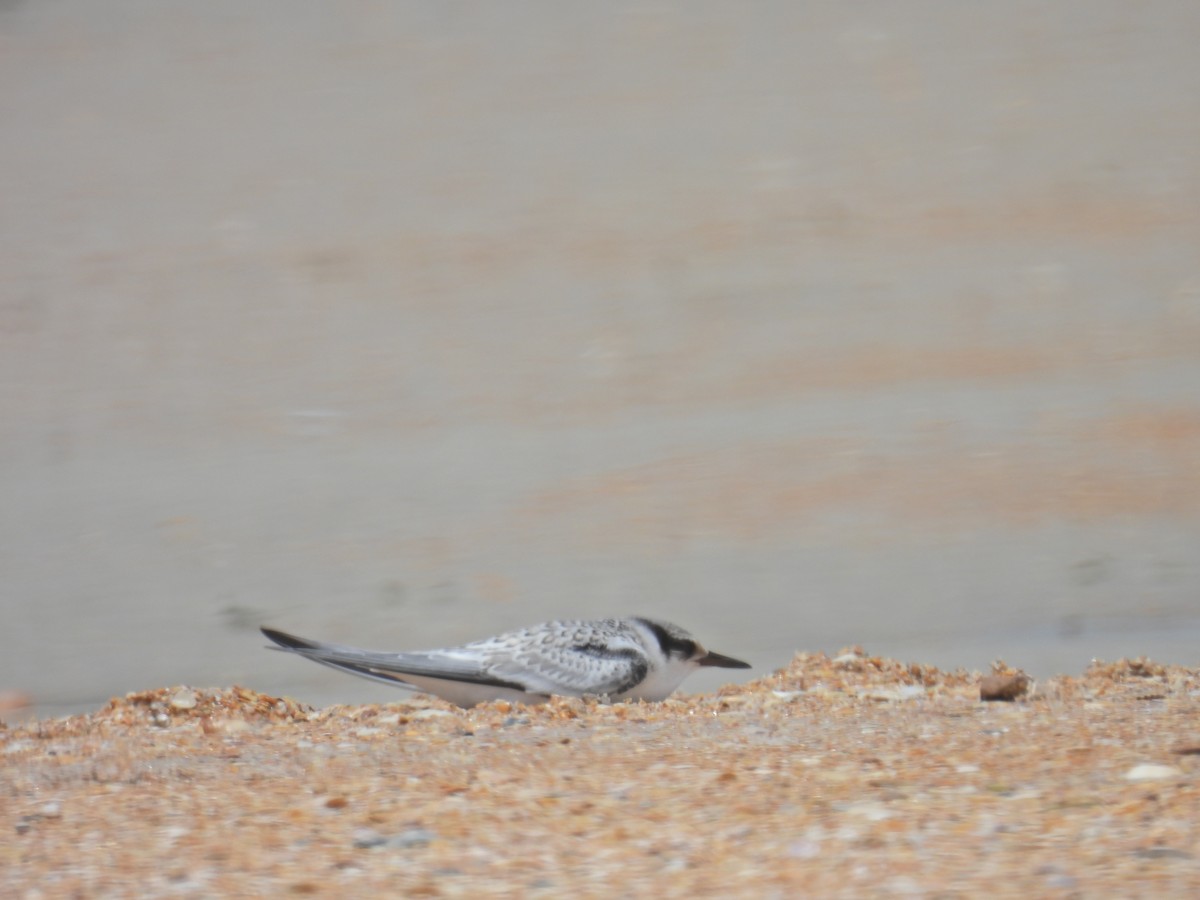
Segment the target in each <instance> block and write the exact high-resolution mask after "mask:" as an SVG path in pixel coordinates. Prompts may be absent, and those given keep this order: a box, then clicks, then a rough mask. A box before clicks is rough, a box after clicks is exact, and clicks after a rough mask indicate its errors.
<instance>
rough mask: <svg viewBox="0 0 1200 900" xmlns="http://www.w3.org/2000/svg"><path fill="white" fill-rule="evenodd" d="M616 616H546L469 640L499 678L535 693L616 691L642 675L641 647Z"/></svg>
mask: <svg viewBox="0 0 1200 900" xmlns="http://www.w3.org/2000/svg"><path fill="white" fill-rule="evenodd" d="M617 626H618V623H617V622H615V621H611V620H609V621H603V622H598V623H592V622H551V623H547V624H546V625H544V626H536V627H534V628H528V629H523V630H521V631H516V632H510V633H508V634H504V635H500V636H499V637H497V638H492V639H490V640H486V641H479V642H477V643H474V644H470V645H468V648H464V649H470V650H472V651H482V652H483V655H484V656H485V657H486V658H487V662H486V663H485V664H484V668H485V670H486V671H487V673H488V674H489V675H491V676H492V677H494V678H496V679H499V680H502V681H512V682H517V683H520V684H521V685H522V686H523V687H524V689H525V690H527V691H529V692H531V693H539V694H562V695H567V696H582V695H584V694H594V695H598V696H599V695H607V696H610V697H616V696H618V695H620V694H623V693H625V692H626V691H628V690H631V689H632V688H633V687H635V686H636V685H638V684H639V683H641V681H642V680H643V679H644V678H645V677H646V672H647V664H646V654H645V651H644V650H643V649H642V648H641V647H640V645H638V644H637V643H636V642H635V641H634V640H633V639H632V638H631V637H629V635H628V634H627V633H625V632H623V631H622V630H620V629H619V628H618V627H617Z"/></svg>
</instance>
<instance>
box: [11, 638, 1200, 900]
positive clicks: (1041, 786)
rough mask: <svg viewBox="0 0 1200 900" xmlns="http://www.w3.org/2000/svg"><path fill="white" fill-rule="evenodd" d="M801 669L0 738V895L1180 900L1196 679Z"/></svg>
mask: <svg viewBox="0 0 1200 900" xmlns="http://www.w3.org/2000/svg"><path fill="white" fill-rule="evenodd" d="M995 668H996V671H995V672H992V673H984V674H983V675H981V674H980V673H968V672H964V671H956V672H943V671H939V670H937V669H935V668H933V667H929V666H920V665H913V664H907V663H899V662H895V661H892V660H888V659H881V658H877V657H872V656H870V655H868V654H866V653H863V652H862V651H861V650H859V649H857V648H848V649H847V650H845V651H843V652H841V653H839V654H837V655H835V656H832V657H831V656H827V655H824V654H798V655H797V656H796V657H795V658H794V659H793V661H792V662H791V664H790V665H789V666H787V667H786V668H784V669H780V670H779V671H777V672H774V673H772V674H770V675H768V676H766V677H763V678H760V679H758V680H756V681H754V682H751V683H749V684H744V685H731V686H728V687H725V688H722V689H720V690H718V691H717V692H716V693H711V694H698V695H690V696H689V695H680V696H678V697H677V698H672V699H670V700H668V701H666V702H663V703H657V704H636V703H635V704H617V705H604V704H600V703H596V702H593V701H588V700H567V699H556V700H553V701H551V702H549V703H547V704H545V705H542V706H538V707H524V706H513V705H511V704H508V703H502V702H497V703H491V704H486V705H483V706H480V707H477V708H475V709H473V710H468V711H464V710H460V709H457V708H454V707H450V706H448V705H445V704H443V703H441V702H440V701H437V700H424V699H421V698H419V697H418V698H415V699H413V700H411V701H410V702H406V703H401V704H390V705H382V706H379V705H369V706H354V707H352V706H334V707H329V708H326V709H320V710H314V709H311V708H309V707H305V706H303V705H301V704H298V703H296V702H295V701H292V700H289V699H286V698H277V697H271V696H267V695H264V694H260V693H257V692H255V691H252V690H249V689H246V688H228V689H221V690H203V689H196V688H191V687H186V686H175V687H168V688H163V689H159V690H152V691H145V692H141V693H135V694H130V695H129V696H127V697H122V698H114V699H113V700H112V701H111V702H110V703H109V704H108V705H107V706H106V707H105V708H103V709H101V710H99V711H97V712H95V713H92V714H90V715H85V716H75V717H70V718H63V719H55V720H40V721H36V722H30V723H26V724H24V725H21V726H11V727H5V728H0V759H2V760H3V762H2V764H0V797H2V798H3V801H2V802H0V833H2V834H4V835H5V838H4V840H3V841H2V842H0V855H2V856H0V893H3V894H5V895H6V896H11V897H25V898H35V897H148V896H171V897H211V896H217V895H219V896H267V895H272V896H279V895H289V894H295V895H301V896H304V895H311V896H339V897H367V896H383V895H387V896H406V897H416V896H428V897H468V896H470V897H479V896H484V897H517V896H541V897H560V896H579V897H614V896H626V897H641V896H645V897H697V896H702V897H721V896H725V897H730V896H733V897H756V898H759V897H764V898H765V897H780V898H784V897H797V896H814V897H815V896H819V897H864V896H882V895H885V894H886V895H890V896H912V897H938V898H952V897H978V896H982V895H990V896H997V897H1018V896H1020V897H1030V896H1038V897H1094V896H1122V897H1184V896H1194V895H1195V894H1196V893H1197V892H1198V891H1200V850H1198V848H1200V785H1198V783H1197V775H1198V774H1200V715H1198V714H1200V670H1197V669H1188V668H1182V667H1177V666H1164V665H1159V664H1157V663H1154V662H1151V661H1148V660H1145V659H1140V660H1122V661H1119V662H1116V663H1111V664H1103V663H1097V664H1094V665H1093V666H1092V667H1090V668H1089V669H1088V670H1087V671H1086V672H1084V673H1081V674H1079V675H1078V676H1074V677H1059V678H1054V679H1049V680H1045V681H1040V682H1032V683H1029V684H1028V685H1027V690H1026V692H1025V693H1024V694H1021V695H1020V696H1017V697H1015V699H1013V700H1012V701H1011V702H1002V701H997V702H983V701H982V700H981V699H980V682H981V679H982V678H984V677H987V676H991V675H999V676H1000V678H1001V679H1004V678H1005V677H1008V676H1012V675H1013V674H1015V673H1012V672H1010V671H1008V670H1007V669H1005V667H1004V666H1003V664H997V666H996V667H995Z"/></svg>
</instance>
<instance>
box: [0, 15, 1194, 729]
mask: <svg viewBox="0 0 1200 900" xmlns="http://www.w3.org/2000/svg"><path fill="white" fill-rule="evenodd" d="M1197 46H1200V6H1198V5H1196V4H1191V3H1179V2H1148V3H1138V4H1130V3H1124V2H1118V0H1113V2H1096V0H1089V2H1082V0H1079V2H1075V0H1070V2H1066V0H1064V2H1060V3H1055V4H1049V5H1047V4H1043V3H1037V2H1014V3H1005V4H995V5H984V4H962V3H957V2H951V0H947V2H929V0H914V2H909V3H904V4H896V3H891V2H887V0H879V2H864V3H853V4H845V3H829V4H807V3H792V2H761V3H750V4H742V3H737V4H734V3H702V2H687V3H685V2H666V3H636V2H631V3H623V2H616V3H607V4H586V5H585V4H562V3H556V2H540V3H538V2H533V3H520V4H486V3H444V2H434V0H430V2H408V3H379V2H371V0H346V2H342V3H339V4H326V3H310V2H298V0H286V2H283V0H264V2H258V3H254V4H246V3H244V2H240V0H239V2H235V0H211V2H205V3H199V4H197V3H188V4H183V3H163V2H149V0H143V2H133V0H111V2H107V3H103V4H97V3H89V2H85V0H54V2H18V0H5V2H3V3H0V50H2V52H0V121H2V132H0V198H2V199H0V210H2V214H0V571H2V573H3V585H2V587H0V691H7V692H9V693H8V695H7V696H8V697H9V705H11V706H17V705H20V704H21V703H33V704H36V707H35V708H36V709H37V710H38V711H39V712H41V713H44V714H57V713H60V712H68V711H73V710H86V709H90V708H94V707H96V706H98V705H100V704H101V703H103V702H104V700H105V699H106V698H107V697H109V696H110V695H113V694H121V693H125V692H127V691H132V690H139V689H145V688H152V687H160V686H165V685H173V684H179V683H190V684H193V685H196V686H209V685H228V684H231V683H234V682H236V683H241V684H243V685H246V686H249V687H252V688H256V689H259V690H264V691H268V692H284V693H288V694H291V695H293V696H295V697H297V698H298V699H302V700H306V701H310V702H318V703H324V702H333V701H342V702H358V701H366V700H380V699H386V700H395V699H399V698H400V697H402V696H403V695H399V694H397V693H396V692H395V691H394V690H388V689H386V688H383V687H375V686H373V685H371V684H369V683H368V682H365V681H359V680H357V679H353V678H348V677H347V676H344V675H339V674H337V673H334V672H331V671H329V670H326V669H323V668H321V667H319V666H314V665H311V664H309V663H306V662H304V661H302V660H297V659H292V658H287V657H285V656H283V655H282V654H273V653H268V652H267V651H266V650H264V649H263V645H264V644H265V641H264V640H263V639H262V638H261V636H260V635H259V634H258V632H257V627H258V625H259V624H262V623H268V624H271V625H274V626H277V627H280V628H284V629H286V630H290V631H295V632H297V633H299V634H302V635H307V636H311V637H317V638H323V639H327V640H335V641H340V642H345V643H353V644H357V645H360V646H369V647H376V648H382V649H402V648H408V649H414V648H421V647H430V646H444V645H447V644H452V643H457V642H459V641H463V640H468V639H472V638H477V637H482V636H485V635H488V634H491V633H494V632H496V631H498V630H501V629H504V628H507V627H510V626H516V625H522V624H527V623H530V622H535V621H539V620H542V619H545V618H553V617H571V616H601V615H620V614H627V613H642V614H646V615H653V616H658V617H661V618H666V619H669V620H675V621H678V622H679V623H680V624H682V625H684V626H685V627H688V628H690V629H691V630H693V631H694V632H695V633H696V634H697V636H698V637H699V638H700V639H701V640H702V641H704V642H705V643H706V644H708V645H709V646H711V647H713V648H715V649H717V650H719V651H722V652H724V653H728V654H731V655H734V656H738V657H743V658H747V659H750V660H752V661H753V662H754V663H755V664H756V669H755V671H753V672H750V673H744V674H745V677H747V678H749V677H755V676H757V675H761V674H764V673H766V672H769V671H770V670H771V669H773V668H775V667H777V666H781V665H784V664H785V663H786V662H787V661H788V660H789V659H790V658H791V656H792V654H793V653H794V652H795V651H797V650H825V651H829V652H835V651H837V650H838V649H839V648H840V647H841V646H843V645H847V644H861V645H863V646H864V647H866V649H867V650H868V651H869V652H872V653H877V654H885V655H889V656H896V657H899V658H902V659H909V660H914V661H920V662H923V663H933V664H937V665H940V666H958V665H963V666H968V667H971V668H981V669H982V668H986V667H987V666H988V664H989V663H990V662H991V660H993V659H994V658H997V657H1003V658H1004V659H1006V660H1007V661H1008V662H1009V663H1011V664H1013V665H1019V666H1023V667H1025V668H1026V669H1028V670H1029V671H1030V672H1032V673H1033V674H1036V675H1049V674H1053V673H1055V672H1059V671H1065V672H1069V673H1076V672H1078V671H1080V670H1081V669H1082V668H1083V667H1084V666H1086V665H1087V663H1088V661H1089V660H1090V659H1092V658H1093V657H1103V658H1110V659H1111V658H1115V657H1119V656H1136V655H1141V654H1146V655H1150V656H1152V657H1154V658H1156V659H1158V660H1159V661H1161V662H1183V663H1190V664H1193V665H1194V664H1196V663H1197V650H1196V648H1197V646H1200V151H1198V148H1200V55H1198V54H1197V53H1196V47H1197ZM741 674H743V673H736V672H725V671H721V672H717V673H705V675H704V676H703V677H700V676H698V677H695V678H693V679H692V680H690V681H689V682H688V683H687V684H686V685H685V690H693V691H698V690H708V689H711V688H713V687H715V686H716V685H717V684H719V683H721V681H722V680H724V679H728V678H731V677H736V676H738V675H741ZM706 679H707V680H706ZM14 698H16V699H14ZM22 698H23V699H22Z"/></svg>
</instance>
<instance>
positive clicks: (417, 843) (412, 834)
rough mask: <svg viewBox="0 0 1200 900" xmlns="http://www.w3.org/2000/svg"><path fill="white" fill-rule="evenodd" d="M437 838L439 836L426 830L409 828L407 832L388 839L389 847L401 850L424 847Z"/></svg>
mask: <svg viewBox="0 0 1200 900" xmlns="http://www.w3.org/2000/svg"><path fill="white" fill-rule="evenodd" d="M436 837H437V835H436V834H435V833H434V832H432V831H430V830H428V829H426V828H409V829H408V830H407V831H402V832H400V833H399V834H394V835H392V836H391V837H390V838H388V840H387V845H388V846H389V847H396V848H398V849H401V850H403V849H407V848H409V847H424V846H425V845H426V844H428V843H429V842H430V841H432V840H433V839H434V838H436Z"/></svg>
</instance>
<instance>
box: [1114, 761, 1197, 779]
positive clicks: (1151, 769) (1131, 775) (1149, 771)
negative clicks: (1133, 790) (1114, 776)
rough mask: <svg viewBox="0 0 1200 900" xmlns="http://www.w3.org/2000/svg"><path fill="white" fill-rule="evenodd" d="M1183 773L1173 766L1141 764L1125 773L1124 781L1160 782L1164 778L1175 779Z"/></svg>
mask: <svg viewBox="0 0 1200 900" xmlns="http://www.w3.org/2000/svg"><path fill="white" fill-rule="evenodd" d="M1182 774H1183V772H1182V770H1180V769H1177V768H1175V767H1174V766H1162V765H1156V764H1155V763H1142V764H1141V765H1140V766H1134V767H1133V768H1132V769H1130V770H1129V771H1128V772H1126V773H1125V780H1126V781H1161V780H1162V779H1164V778H1176V777H1178V776H1180V775H1182Z"/></svg>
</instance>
